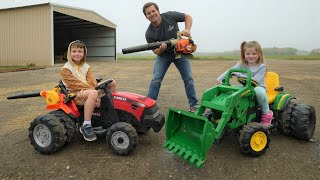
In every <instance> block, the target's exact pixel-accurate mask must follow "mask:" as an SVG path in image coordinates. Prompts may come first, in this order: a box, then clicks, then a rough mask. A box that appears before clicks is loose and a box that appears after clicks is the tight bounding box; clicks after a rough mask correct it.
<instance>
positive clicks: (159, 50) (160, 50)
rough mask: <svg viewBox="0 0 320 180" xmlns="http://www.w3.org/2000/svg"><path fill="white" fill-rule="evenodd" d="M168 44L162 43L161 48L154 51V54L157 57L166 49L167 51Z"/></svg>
mask: <svg viewBox="0 0 320 180" xmlns="http://www.w3.org/2000/svg"><path fill="white" fill-rule="evenodd" d="M167 47H168V46H167V44H166V43H162V44H161V45H160V46H159V48H157V49H155V50H153V52H154V53H155V54H156V55H161V54H162V53H163V52H164V51H165V50H166V49H167Z"/></svg>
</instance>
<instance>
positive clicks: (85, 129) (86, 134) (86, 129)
mask: <svg viewBox="0 0 320 180" xmlns="http://www.w3.org/2000/svg"><path fill="white" fill-rule="evenodd" d="M80 133H81V134H82V135H83V138H84V139H85V140H87V141H94V140H96V139H97V136H96V134H95V133H94V132H93V129H92V126H91V124H85V125H83V126H81V127H80Z"/></svg>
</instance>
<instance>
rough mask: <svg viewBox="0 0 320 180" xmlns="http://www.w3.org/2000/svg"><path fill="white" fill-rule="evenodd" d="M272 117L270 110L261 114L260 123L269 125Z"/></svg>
mask: <svg viewBox="0 0 320 180" xmlns="http://www.w3.org/2000/svg"><path fill="white" fill-rule="evenodd" d="M272 117H273V112H272V111H271V110H270V111H269V113H268V114H261V121H260V124H262V125H264V126H267V127H268V126H270V124H271V121H272Z"/></svg>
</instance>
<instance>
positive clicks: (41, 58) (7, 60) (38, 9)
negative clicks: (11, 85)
mask: <svg viewBox="0 0 320 180" xmlns="http://www.w3.org/2000/svg"><path fill="white" fill-rule="evenodd" d="M51 13H52V11H51V6H50V5H49V4H46V5H40V6H29V7H23V8H14V9H5V10H1V11H0V22H1V28H0V65H1V66H8V65H10V66H12V65H27V64H35V65H52V63H53V62H52V60H53V59H52V40H51V31H52V27H51V24H52V16H51Z"/></svg>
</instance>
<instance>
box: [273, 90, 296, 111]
mask: <svg viewBox="0 0 320 180" xmlns="http://www.w3.org/2000/svg"><path fill="white" fill-rule="evenodd" d="M292 99H296V98H295V97H294V96H292V95H291V94H288V93H280V94H279V95H277V97H276V99H275V100H274V104H273V109H274V110H277V111H283V110H284V108H285V107H287V106H288V104H289V102H290V101H291V100H292Z"/></svg>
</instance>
